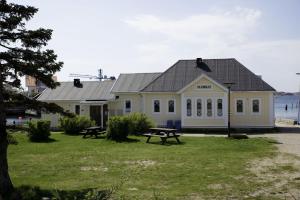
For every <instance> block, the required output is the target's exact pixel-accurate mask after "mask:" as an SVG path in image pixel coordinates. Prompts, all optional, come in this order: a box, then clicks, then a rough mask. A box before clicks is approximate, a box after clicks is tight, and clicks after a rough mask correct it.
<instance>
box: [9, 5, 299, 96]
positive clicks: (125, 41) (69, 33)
mask: <svg viewBox="0 0 300 200" xmlns="http://www.w3.org/2000/svg"><path fill="white" fill-rule="evenodd" d="M9 2H16V3H21V4H28V5H33V6H35V7H37V8H39V12H38V13H37V14H36V15H35V17H34V18H33V20H31V21H30V22H29V23H28V27H29V28H38V27H45V28H51V29H53V30H54V32H53V39H52V40H51V41H50V43H49V48H52V49H54V50H55V52H56V53H57V54H58V56H59V59H60V60H61V61H63V62H64V63H65V64H64V67H63V69H62V70H61V72H59V73H58V78H59V80H60V81H65V80H71V79H72V78H70V77H69V74H70V73H80V74H92V75H96V74H97V69H98V68H102V69H103V70H104V73H105V74H107V75H109V76H110V75H114V76H117V75H118V74H119V73H133V72H162V71H164V70H166V69H167V68H168V67H170V66H171V65H172V64H174V63H175V62H176V61H177V60H179V59H194V58H196V57H202V58H228V57H230V58H232V57H234V58H236V59H238V60H239V61H240V62H242V63H243V64H244V65H245V66H246V67H247V68H249V69H250V70H251V71H253V72H254V73H256V74H259V75H262V77H263V79H264V80H265V81H267V82H268V83H269V84H271V85H272V86H273V87H275V89H277V90H278V91H291V92H295V91H299V83H300V76H298V77H297V76H296V75H295V73H296V72H300V26H299V22H297V20H299V19H300V1H298V0H284V1H283V0H272V1H271V0H264V1H261V0H257V1H254V0H252V1H239V0H232V1H229V0H226V1H225V0H224V1H216V0H185V1H184V0H181V1H179V0H160V1H158V0H151V1H146V0H119V1H117V0H109V1H104V0H103V1H101V0H88V1H87V0H85V1H84V0H76V1H75V0H51V1H50V0H48V1H45V0H43V1H37V0H14V1H9Z"/></svg>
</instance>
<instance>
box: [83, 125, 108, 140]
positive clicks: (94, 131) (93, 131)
mask: <svg viewBox="0 0 300 200" xmlns="http://www.w3.org/2000/svg"><path fill="white" fill-rule="evenodd" d="M84 130H85V131H84V133H83V136H82V137H83V138H85V137H86V136H87V135H90V136H93V135H94V136H95V137H98V135H101V134H105V133H106V131H105V130H104V129H103V128H102V127H100V126H91V127H88V128H85V129H84Z"/></svg>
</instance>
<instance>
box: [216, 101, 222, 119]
mask: <svg viewBox="0 0 300 200" xmlns="http://www.w3.org/2000/svg"><path fill="white" fill-rule="evenodd" d="M217 115H218V117H222V116H223V99H218V100H217Z"/></svg>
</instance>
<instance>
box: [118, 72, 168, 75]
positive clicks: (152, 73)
mask: <svg viewBox="0 0 300 200" xmlns="http://www.w3.org/2000/svg"><path fill="white" fill-rule="evenodd" d="M161 73H162V72H145V73H143V72H137V73H120V75H131V74H132V75H133V74H161Z"/></svg>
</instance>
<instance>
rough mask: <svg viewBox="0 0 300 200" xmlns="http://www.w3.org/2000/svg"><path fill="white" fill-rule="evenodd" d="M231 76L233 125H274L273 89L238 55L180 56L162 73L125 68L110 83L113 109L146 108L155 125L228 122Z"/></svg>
mask: <svg viewBox="0 0 300 200" xmlns="http://www.w3.org/2000/svg"><path fill="white" fill-rule="evenodd" d="M228 82H231V83H233V85H232V86H231V91H230V94H231V95H230V120H231V124H232V127H240V128H272V127H274V100H273V93H274V92H275V90H274V89H273V88H272V87H271V86H270V85H268V84H267V83H266V82H265V81H263V80H262V78H261V77H260V76H257V75H255V74H254V73H252V72H251V71H249V70H248V69H247V68H246V67H245V66H243V65H242V64H241V63H239V62H238V61H237V60H236V59H231V58H230V59H201V58H198V59H195V60H179V61H178V62H176V63H175V64H174V65H173V66H171V67H170V68H169V69H167V70H166V71H165V72H163V73H145V74H121V75H120V76H119V78H118V80H117V81H116V83H115V84H114V87H113V88H112V93H113V94H114V95H115V97H116V98H115V100H114V101H111V102H110V103H109V110H110V111H111V113H112V114H114V111H118V112H117V113H119V114H128V113H130V112H143V113H146V114H147V115H148V116H149V117H151V118H152V119H153V120H154V121H155V122H156V124H157V126H166V125H167V121H170V120H172V121H180V123H181V126H182V127H183V128H226V127H227V124H228V92H229V91H228V88H227V87H226V85H225V83H228Z"/></svg>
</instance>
